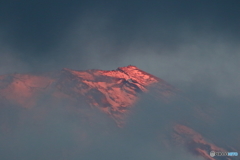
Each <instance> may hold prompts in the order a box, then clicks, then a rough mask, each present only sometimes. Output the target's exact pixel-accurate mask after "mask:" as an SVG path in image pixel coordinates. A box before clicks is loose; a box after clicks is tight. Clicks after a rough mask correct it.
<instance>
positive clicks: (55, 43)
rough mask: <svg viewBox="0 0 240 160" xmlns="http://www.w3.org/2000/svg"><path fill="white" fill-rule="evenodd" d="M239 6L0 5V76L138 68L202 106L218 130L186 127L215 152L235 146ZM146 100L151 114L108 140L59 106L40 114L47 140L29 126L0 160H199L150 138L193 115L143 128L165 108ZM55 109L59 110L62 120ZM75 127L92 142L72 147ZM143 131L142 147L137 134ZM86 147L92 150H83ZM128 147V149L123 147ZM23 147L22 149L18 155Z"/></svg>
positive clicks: (170, 114) (12, 138) (8, 142)
mask: <svg viewBox="0 0 240 160" xmlns="http://www.w3.org/2000/svg"><path fill="white" fill-rule="evenodd" d="M239 5H240V4H239V2H238V1H235V0H233V1H229V2H227V1H217V2H214V1H212V2H209V1H196V2H190V1H185V2H179V1H158V2H155V1H148V2H146V1H138V2H133V1H122V2H117V1H115V2H113V1H111V2H110V1H101V2H97V1H88V2H86V1H71V2H67V1H61V2H59V1H54V0H53V1H51V2H47V1H41V2H40V1H39V2H38V1H36V2H30V1H28V0H25V1H22V2H15V1H11V0H10V1H6V2H0V10H1V11H0V75H3V74H10V73H15V72H17V73H36V72H51V71H59V70H61V69H62V68H71V69H76V70H86V69H103V70H114V69H116V68H117V67H122V66H127V65H130V64H131V65H135V66H137V67H138V68H140V69H142V70H144V71H146V72H148V73H151V74H153V75H155V76H157V77H159V78H161V79H164V80H165V81H167V82H168V83H170V84H171V85H173V86H175V87H177V88H179V89H180V90H181V91H182V94H183V95H184V96H186V97H188V98H189V99H191V101H192V102H193V104H196V105H199V106H201V108H202V110H203V111H204V112H206V113H207V114H210V115H211V116H213V117H214V118H215V119H216V121H217V122H216V123H215V125H214V126H211V127H209V128H207V129H206V128H204V127H201V126H199V122H198V121H194V120H193V121H192V124H191V127H193V128H194V129H196V130H197V131H198V132H200V133H202V134H204V135H206V138H209V139H212V140H213V141H214V142H215V143H217V144H219V145H220V146H224V145H233V146H236V147H239V146H237V145H238V143H239V132H240V128H239V125H238V116H239V113H240V112H239V104H240V102H239V98H238V97H239V93H240V92H239V89H240V83H239V82H240V74H239V68H240V63H239V59H240V54H239V53H240V47H239V46H240V43H239V42H240V39H239V37H240V35H239V34H240V32H239V26H240V21H239V20H240V17H239V16H240V13H239V12H240V11H239V9H238V7H239ZM143 99H144V100H143V102H144V103H143V104H148V105H145V106H143V105H140V104H137V105H136V106H135V108H139V111H136V113H139V116H137V115H136V117H134V116H133V118H132V119H130V120H129V128H127V129H125V131H119V129H118V128H115V127H113V128H114V131H112V130H111V131H109V132H113V133H112V134H111V136H110V135H105V133H102V134H101V135H98V134H96V132H102V131H101V129H99V128H98V127H97V126H98V125H97V124H98V123H99V120H94V122H93V123H96V125H94V127H93V129H89V128H88V126H89V124H82V123H80V122H79V121H82V120H79V119H78V118H76V119H72V118H70V117H71V116H67V114H66V113H65V109H64V106H63V105H62V104H59V106H60V107H57V108H55V109H56V111H55V110H53V111H48V110H47V111H44V112H47V117H48V120H49V121H44V122H42V123H43V124H41V125H40V126H46V127H44V128H45V129H43V133H41V134H40V133H39V132H38V129H39V128H38V127H32V125H31V124H28V123H27V124H25V125H26V126H24V127H23V128H15V134H14V135H4V136H1V141H2V142H3V143H2V146H1V155H3V156H2V159H4V158H5V159H9V156H10V159H21V158H22V159H23V158H24V159H33V157H34V159H36V157H39V159H61V158H62V159H64V158H65V159H79V157H82V158H83V159H100V158H102V159H110V158H111V159H116V158H119V159H141V158H142V159H147V158H146V157H145V156H150V155H152V156H153V157H149V158H148V159H157V158H158V159H159V158H168V159H181V158H182V159H196V157H195V156H193V155H191V154H188V151H185V150H181V149H179V148H177V149H176V148H172V149H170V150H164V149H163V148H164V147H163V146H161V145H160V146H158V145H159V144H155V143H154V142H152V141H153V140H152V139H151V137H152V134H153V132H154V130H155V128H156V126H158V127H159V130H160V131H161V129H163V128H164V127H161V126H160V125H159V124H158V123H157V122H159V121H161V122H164V123H161V124H162V125H164V124H168V122H169V121H172V120H175V119H176V118H178V120H179V119H180V120H181V119H182V117H185V116H187V115H186V113H188V112H189V108H191V106H189V107H186V108H185V109H183V111H182V112H181V114H180V115H179V116H175V115H176V113H174V111H171V110H168V111H166V113H167V114H166V115H165V116H163V117H162V116H158V115H156V116H151V117H152V118H150V120H149V121H147V122H145V121H144V119H145V118H144V117H145V116H147V114H148V115H154V113H156V112H157V113H159V114H160V115H161V113H162V112H163V110H164V111H165V109H164V107H163V108H162V107H160V109H159V107H157V106H162V105H163V104H161V105H160V104H158V103H159V102H151V101H152V100H151V101H149V100H146V99H145V98H144V97H143ZM49 105H50V104H39V106H49ZM84 105H85V104H84ZM13 108H14V109H16V108H15V107H13ZM40 108H41V107H40ZM59 108H62V109H63V110H62V111H59V112H58V111H57V110H59ZM85 108H86V107H85ZM170 108H171V107H170ZM87 110H88V109H87ZM13 112H14V111H11V110H10V111H9V110H8V109H7V111H6V112H4V114H2V115H4V117H5V118H6V117H9V116H11V115H13V116H14V115H15V116H17V115H18V114H20V113H22V111H19V112H20V113H15V112H14V113H13ZM32 112H33V113H32ZM32 112H30V111H29V113H28V112H27V113H25V111H24V114H27V115H26V117H27V118H26V119H29V121H30V122H31V120H32V119H33V118H32V115H33V114H34V113H35V114H37V113H39V111H38V110H36V111H34V110H33V111H32ZM88 112H92V111H88ZM185 112H186V113H185ZM69 114H70V115H72V114H74V113H72V112H70V113H69ZM95 114H96V115H98V116H96V117H99V118H100V119H104V120H103V122H104V123H103V124H100V126H104V127H105V128H108V125H110V126H114V124H112V122H108V118H106V117H105V116H104V115H101V114H100V115H99V113H98V112H96V113H95ZM8 115H9V116H8ZM53 117H54V118H53ZM76 117H79V115H76ZM80 117H81V116H80ZM147 117H148V116H147ZM160 117H161V118H160ZM54 119H55V120H54ZM15 121H17V120H15ZM105 122H106V124H105ZM14 123H15V122H13V124H12V125H14ZM36 123H37V122H36ZM138 125H139V126H138ZM79 126H81V127H80V128H83V130H84V132H86V133H87V134H88V135H90V137H89V139H87V140H79V141H77V140H76V138H77V137H78V133H75V134H74V135H72V134H73V133H72V132H71V131H70V130H78V128H79ZM146 126H147V127H148V130H147V131H149V133H148V132H144V136H146V137H147V138H146V139H147V140H146V141H147V142H146V141H143V140H142V138H141V135H138V134H137V133H139V132H140V131H144V130H145V127H146ZM194 126H195V127H194ZM132 128H133V129H132ZM203 128H204V129H203ZM13 130H14V127H13ZM163 130H164V129H163ZM57 131H58V132H57ZM76 132H77V131H76ZM81 132H82V131H81ZM118 132H121V133H122V132H125V133H123V135H119V133H118ZM86 133H84V134H86ZM135 133H136V134H135ZM124 135H125V136H124ZM133 135H136V137H134V138H133V137H132V136H133ZM237 136H238V137H237ZM37 137H41V138H37ZM53 137H54V138H53ZM36 139H40V140H36ZM219 140H221V142H220V141H219ZM16 141H19V143H17V142H16ZM49 141H50V142H51V141H52V142H51V145H50V144H49V143H48V142H49ZM89 141H92V143H93V144H94V146H95V147H94V148H91V147H84V146H88V144H89V143H90V142H89ZM145 142H146V143H145ZM126 143H127V144H128V143H130V144H128V146H126ZM148 143H149V144H148ZM35 144H39V145H37V146H36V145H35ZM66 144H68V145H66ZM83 144H84V145H83ZM115 144H117V145H116V146H115ZM22 145H25V146H26V148H21V146H22ZM3 146H4V147H3ZM136 146H137V147H136ZM151 146H156V148H157V149H155V148H151ZM162 147H163V148H162ZM69 148H70V149H69ZM105 148H106V149H105ZM62 150H67V151H66V155H65V157H64V156H63V157H60V155H61V154H60V152H62ZM69 150H72V151H69ZM79 150H81V151H82V152H80V153H81V154H79V153H78V151H79ZM120 150H122V151H124V153H122V152H120ZM159 150H164V152H161V151H160V152H159ZM172 151H174V152H178V154H177V155H178V156H177V157H174V156H173V157H172V158H169V156H170V154H171V153H170V152H172ZM13 152H15V153H17V154H13ZM106 152H107V153H106ZM29 153H31V155H29ZM82 153H85V154H82ZM93 153H94V155H93ZM139 153H142V155H141V154H140V155H139ZM116 155H117V156H116ZM26 156H27V157H26ZM68 156H69V157H68ZM124 156H126V157H124ZM131 156H132V157H131ZM19 157H20V158H19Z"/></svg>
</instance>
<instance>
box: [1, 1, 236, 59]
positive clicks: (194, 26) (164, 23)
mask: <svg viewBox="0 0 240 160" xmlns="http://www.w3.org/2000/svg"><path fill="white" fill-rule="evenodd" d="M89 13H91V14H93V15H95V16H96V17H97V18H105V17H107V18H108V21H109V22H108V24H107V25H106V26H104V27H102V28H99V30H97V27H98V26H95V28H94V29H93V31H92V32H97V33H103V34H104V33H106V32H107V33H109V34H111V35H112V36H113V37H114V41H115V43H117V44H119V45H120V48H121V45H124V46H125V45H127V44H130V43H132V42H133V41H134V40H135V38H136V36H140V37H141V38H142V39H143V42H145V43H151V42H152V41H155V42H156V41H159V42H160V43H163V44H165V45H170V47H174V45H175V44H176V43H179V42H180V41H181V37H180V36H179V34H178V32H179V31H180V29H179V27H180V26H187V27H188V28H189V29H191V30H193V32H197V33H203V34H204V33H208V32H212V33H214V34H225V35H227V36H228V37H230V38H231V39H230V40H232V41H239V37H240V33H239V27H240V2H239V1H238V0H229V1H227V0H213V1H205V0H196V1H191V0H184V1H178V0H170V1H166V0H165V1H153V0H150V1H149V0H148V1H147V0H139V1H107V0H103V1H79V0H78V1H77V0H72V1H64V0H61V1H59V0H58V1H57V0H51V1H47V0H41V1H30V0H23V1H15V0H7V1H1V2H0V25H1V28H0V29H1V39H2V40H3V42H4V43H5V44H7V45H9V46H10V47H12V48H14V49H15V50H17V51H18V54H19V56H20V58H21V59H23V60H24V58H27V59H29V58H30V59H31V60H35V59H36V58H38V59H39V58H41V59H42V61H44V60H45V59H49V56H50V57H51V56H56V55H58V54H57V53H49V51H50V50H52V49H54V48H57V47H58V45H60V44H59V43H60V40H62V39H64V38H65V37H64V34H67V32H68V30H69V29H70V28H71V25H73V23H75V21H77V20H78V19H79V18H80V19H81V17H82V16H85V14H89ZM91 25H99V24H90V26H89V27H92V26H91ZM79 27H81V24H80V25H79ZM156 28H158V29H157V30H156ZM152 29H153V30H156V32H153V33H149V31H151V30H152ZM161 30H164V31H161ZM79 45H82V44H81V43H79ZM68 54H71V53H68ZM82 54H84V53H82ZM112 54H114V53H112ZM122 54H123V53H122Z"/></svg>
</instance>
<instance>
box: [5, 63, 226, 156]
mask: <svg viewBox="0 0 240 160" xmlns="http://www.w3.org/2000/svg"><path fill="white" fill-rule="evenodd" d="M144 94H146V95H150V96H152V97H154V100H155V101H159V102H161V104H167V105H169V106H171V104H172V103H176V102H179V103H177V105H176V104H175V105H174V107H173V108H171V107H169V108H170V109H169V108H166V110H170V111H169V113H173V112H179V114H180V113H181V112H182V111H183V110H184V109H185V110H187V111H188V112H189V115H188V117H189V118H186V117H180V118H179V119H177V118H176V119H175V117H174V118H173V119H172V120H171V121H172V122H171V123H170V124H169V126H170V128H169V129H168V130H167V133H164V134H165V136H163V137H165V138H164V139H165V140H166V139H170V141H171V142H169V143H172V142H173V143H174V144H176V145H184V146H186V147H187V148H188V149H189V151H190V152H192V153H193V154H195V155H197V156H202V157H204V158H205V159H207V160H214V159H215V158H213V157H210V156H209V152H210V151H211V150H214V151H226V150H225V149H224V148H221V147H218V146H217V145H215V144H213V142H210V141H208V140H206V139H205V138H204V137H203V136H202V135H201V134H202V133H198V132H197V131H195V128H194V126H193V125H191V122H190V121H191V118H192V119H198V121H199V123H201V124H203V126H204V125H205V124H206V123H208V122H210V121H208V120H209V118H210V119H211V117H209V115H207V114H205V113H204V112H203V111H202V110H201V108H199V107H194V104H193V103H192V102H190V101H189V100H187V98H183V97H182V96H181V93H180V91H179V90H178V89H176V88H175V87H173V86H171V85H170V84H168V83H167V82H165V81H164V80H162V79H160V78H157V77H155V76H154V75H151V74H149V73H147V72H145V71H142V70H141V69H139V68H137V67H136V66H132V65H129V66H126V67H119V68H117V69H116V70H111V71H104V70H96V69H94V70H86V71H79V70H71V69H67V68H65V69H62V70H61V71H59V72H54V73H45V74H38V75H37V74H9V75H2V76H0V103H1V108H0V109H1V110H2V111H4V110H6V108H9V106H14V107H13V108H12V110H14V109H16V108H22V109H24V110H31V109H33V108H38V107H39V106H40V105H41V104H43V103H45V102H48V104H49V107H51V106H52V108H56V107H57V106H58V105H59V104H61V105H60V106H62V105H63V104H64V106H65V107H67V108H68V107H71V106H76V108H77V109H79V110H78V111H79V112H84V110H82V107H81V104H82V103H83V102H84V104H87V106H88V107H89V108H92V109H94V110H95V109H96V110H98V111H100V112H102V113H106V114H107V115H108V117H110V119H113V120H114V122H116V124H117V125H118V126H119V127H122V128H124V123H125V119H126V116H127V115H128V114H129V113H130V112H131V108H133V107H134V106H135V107H137V106H138V105H137V104H138V102H139V101H140V100H141V97H142V96H141V95H144ZM179 100H180V101H179ZM182 102H184V103H182ZM183 104H184V105H185V104H187V105H189V104H190V105H191V108H186V107H185V106H181V105H183ZM149 107H151V106H149ZM159 107H161V106H159ZM184 107H185V108H184ZM43 112H44V111H43ZM43 112H38V113H35V114H39V115H40V114H43ZM164 112H167V111H165V109H164V108H162V113H159V115H157V116H159V117H160V116H161V115H162V114H163V113H164ZM190 112H191V113H190ZM2 113H4V112H2ZM83 114H85V113H81V115H83ZM86 114H88V113H86ZM173 114H176V113H173ZM23 115H24V114H23ZM39 115H38V116H39ZM15 116H16V117H20V118H19V119H21V116H22V115H20V114H19V115H16V114H15ZM130 116H131V115H130ZM4 117H6V115H4ZM176 117H178V116H176ZM43 119H44V118H42V117H41V118H40V119H39V121H41V120H43ZM8 120H9V118H2V120H1V123H0V125H1V128H2V129H1V132H4V131H6V130H8V128H9V127H10V125H11V123H8ZM17 124H18V123H17ZM150 125H151V124H150ZM164 139H162V140H161V141H160V142H159V143H162V141H165V140H164ZM222 158H223V157H222ZM226 159H230V158H229V157H227V158H226Z"/></svg>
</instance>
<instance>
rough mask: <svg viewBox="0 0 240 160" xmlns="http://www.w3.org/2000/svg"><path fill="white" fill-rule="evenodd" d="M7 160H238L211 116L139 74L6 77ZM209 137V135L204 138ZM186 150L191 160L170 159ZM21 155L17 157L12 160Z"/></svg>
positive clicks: (0, 96) (0, 125) (2, 89)
mask: <svg viewBox="0 0 240 160" xmlns="http://www.w3.org/2000/svg"><path fill="white" fill-rule="evenodd" d="M0 104H1V106H0V131H1V135H0V136H1V137H0V140H1V141H2V144H1V146H0V148H1V149H0V156H2V158H1V159H4V160H5V159H19V157H20V158H24V159H51V160H54V159H58V160H59V159H60V160H64V159H70V160H71V159H79V158H80V159H81V158H82V159H107V160H108V159H138V160H139V159H159V158H160V159H161V158H165V159H166V158H169V159H207V160H214V159H226V160H227V159H233V158H231V157H210V156H209V152H210V151H237V150H239V149H240V146H239V144H240V137H239V133H236V135H238V137H239V139H238V140H236V143H231V146H229V144H226V143H225V142H221V139H216V138H214V137H213V136H212V135H211V134H209V133H210V132H211V126H214V125H218V123H219V122H217V121H216V119H215V118H214V117H212V116H211V115H210V114H209V113H208V112H205V111H204V110H203V109H202V107H201V106H199V105H197V104H194V103H193V102H191V100H189V99H188V98H187V97H184V96H183V94H182V92H181V91H179V90H178V89H176V88H174V87H173V86H171V85H169V84H168V83H167V82H165V81H164V80H162V79H160V78H157V77H155V76H153V75H151V74H149V73H146V72H144V71H142V70H140V69H138V68H137V67H135V66H127V67H119V68H118V69H116V70H112V71H103V70H86V71H76V70H71V69H63V70H62V71H60V72H54V73H46V74H41V75H33V74H11V75H2V76H0ZM203 131H205V132H203ZM182 148H184V149H183V151H182V152H183V153H186V154H188V153H190V155H191V156H190V158H186V157H183V156H182V157H181V155H182V154H183V153H182V152H181V153H180V152H178V151H176V154H179V157H177V156H176V157H174V156H173V157H171V156H170V155H168V154H162V153H170V152H173V151H175V150H181V149H182ZM12 153H16V154H12Z"/></svg>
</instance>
